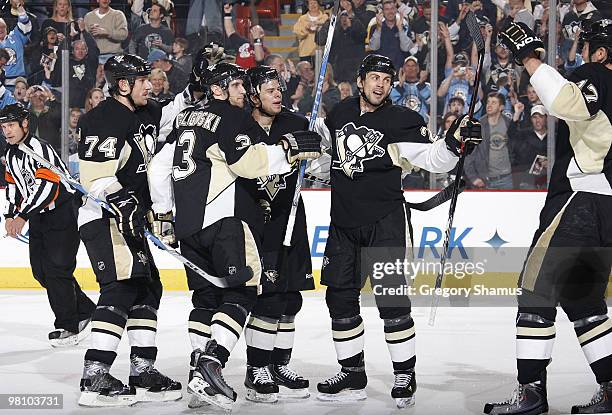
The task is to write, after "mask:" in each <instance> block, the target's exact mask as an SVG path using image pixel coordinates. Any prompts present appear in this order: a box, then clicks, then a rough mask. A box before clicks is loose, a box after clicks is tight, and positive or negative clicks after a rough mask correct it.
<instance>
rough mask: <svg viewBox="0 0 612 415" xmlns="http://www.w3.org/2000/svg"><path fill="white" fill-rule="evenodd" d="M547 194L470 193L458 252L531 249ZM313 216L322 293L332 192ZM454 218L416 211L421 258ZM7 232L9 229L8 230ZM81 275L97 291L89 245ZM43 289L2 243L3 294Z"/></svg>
mask: <svg viewBox="0 0 612 415" xmlns="http://www.w3.org/2000/svg"><path fill="white" fill-rule="evenodd" d="M0 194H1V196H0V206H1V205H4V202H5V200H4V192H1V193H0ZM434 194H435V192H429V191H409V192H406V193H405V196H406V199H407V200H409V201H411V202H420V201H423V200H426V199H428V198H429V197H431V196H433V195H434ZM545 197H546V193H545V192H465V193H463V194H461V195H460V196H459V202H458V207H457V211H456V213H455V218H454V228H455V229H454V235H455V237H454V240H455V244H456V246H457V247H459V248H461V247H466V248H468V247H484V248H488V249H491V247H492V246H493V247H497V248H500V244H501V249H508V248H510V249H512V248H521V247H522V248H523V249H526V247H529V245H530V244H531V239H532V237H533V232H534V231H535V230H536V229H537V226H538V215H539V212H540V209H541V208H542V206H543V204H544V200H545ZM303 198H304V203H305V206H306V212H307V221H308V235H309V240H310V246H311V256H312V260H313V269H314V273H313V274H314V278H315V282H316V285H317V289H320V285H319V275H320V268H321V264H322V259H323V252H324V249H325V242H326V238H327V233H328V226H329V209H330V192H329V191H328V190H310V191H305V192H303ZM447 217H448V203H446V204H444V205H442V206H440V207H438V208H436V209H433V210H431V211H428V212H419V211H412V226H413V240H414V246H415V250H414V253H415V255H417V256H418V255H432V254H433V255H436V254H435V253H434V251H435V250H436V249H437V250H438V251H439V250H440V247H441V246H442V240H443V235H444V230H445V226H446V222H447ZM2 229H4V226H2ZM152 252H153V255H154V257H155V262H156V264H157V265H158V267H159V268H160V271H161V275H162V281H163V284H164V287H165V289H167V290H186V289H187V284H186V281H185V272H184V270H183V268H182V266H181V264H180V263H179V262H178V261H176V260H175V259H174V258H172V257H171V256H169V255H168V254H166V253H164V252H162V251H160V250H158V249H156V248H152ZM523 260H524V258H519V259H517V260H513V261H512V262H510V263H508V261H506V262H505V263H504V264H503V266H499V267H498V268H497V269H491V267H489V269H488V270H487V276H489V277H490V274H492V273H495V285H496V286H500V287H516V280H517V277H518V273H519V271H520V269H521V266H522V261H523ZM75 276H76V277H77V279H78V280H79V282H80V283H81V285H82V286H83V287H84V288H85V289H97V288H98V287H97V284H96V282H95V277H94V274H93V271H92V270H91V267H90V264H89V259H88V257H87V253H86V251H85V248H84V246H83V245H82V244H81V247H80V249H79V253H78V257H77V270H76V272H75ZM434 279H435V274H432V273H421V274H419V275H418V277H417V280H416V282H417V285H418V284H430V285H431V284H433V281H434ZM465 283H468V284H469V282H467V281H466V282H465ZM13 288H19V289H37V288H40V286H39V284H38V283H37V282H36V281H35V280H34V278H33V277H32V273H31V269H30V267H29V257H28V247H27V245H25V244H23V243H20V242H17V241H15V240H13V239H10V238H0V289H13Z"/></svg>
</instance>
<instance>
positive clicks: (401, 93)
mask: <svg viewBox="0 0 612 415" xmlns="http://www.w3.org/2000/svg"><path fill="white" fill-rule="evenodd" d="M428 76H429V73H428V72H427V71H421V70H420V67H419V61H418V59H417V58H416V57H414V56H408V57H407V58H406V59H405V60H404V65H403V66H402V67H401V68H400V70H399V72H398V75H397V77H398V81H397V82H396V83H395V85H394V86H393V89H392V90H391V95H389V97H390V98H391V101H392V102H393V103H394V104H395V105H402V106H404V107H406V108H410V109H411V110H413V111H415V112H418V113H419V114H420V115H421V116H422V117H423V119H424V120H425V122H428V121H429V105H430V99H431V85H430V84H429V82H427V78H428Z"/></svg>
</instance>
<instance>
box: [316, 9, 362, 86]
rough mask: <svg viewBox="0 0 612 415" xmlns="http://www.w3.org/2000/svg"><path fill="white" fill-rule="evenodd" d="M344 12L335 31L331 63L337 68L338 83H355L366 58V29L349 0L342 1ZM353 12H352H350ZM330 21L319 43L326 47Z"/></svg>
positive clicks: (342, 11) (322, 31)
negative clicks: (353, 10) (364, 45)
mask: <svg viewBox="0 0 612 415" xmlns="http://www.w3.org/2000/svg"><path fill="white" fill-rule="evenodd" d="M340 7H341V8H342V10H341V11H340V13H339V15H338V19H339V20H338V23H339V24H338V25H336V30H335V31H334V40H333V45H334V47H333V48H332V49H331V52H330V56H329V61H330V62H331V63H332V65H334V68H336V76H335V78H336V80H337V81H349V82H355V74H356V73H357V69H358V68H359V65H360V64H361V61H362V60H363V57H364V56H365V50H364V48H363V42H364V40H365V37H366V28H365V26H364V25H363V24H362V23H361V21H360V20H359V19H357V18H356V17H355V14H354V13H352V9H353V6H352V4H351V2H350V1H348V0H341V1H340ZM349 10H351V12H349ZM329 24H330V22H329V20H328V21H327V22H325V24H324V25H323V27H322V28H321V31H320V32H319V36H318V37H317V43H318V44H319V45H320V46H324V45H325V42H326V41H327V31H328V28H329Z"/></svg>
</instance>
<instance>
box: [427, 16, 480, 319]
mask: <svg viewBox="0 0 612 415" xmlns="http://www.w3.org/2000/svg"><path fill="white" fill-rule="evenodd" d="M465 23H466V25H467V27H468V31H469V32H470V35H471V36H472V40H474V43H475V44H476V49H477V50H478V66H477V67H476V76H475V77H474V92H473V93H472V100H471V101H470V107H469V109H468V113H467V115H468V119H469V118H472V117H473V116H474V108H475V107H476V101H477V99H478V89H479V88H480V75H481V72H482V64H483V62H484V54H485V53H484V52H485V45H484V39H483V38H482V34H481V33H480V26H479V25H478V22H477V21H476V16H475V15H474V12H471V11H470V12H469V13H468V14H467V15H466V16H465ZM465 156H466V151H465V143H463V144H462V145H461V156H460V157H459V161H458V162H457V174H456V176H455V177H456V179H455V182H454V183H453V194H452V196H451V203H450V208H449V211H448V222H447V224H446V233H445V234H444V245H443V246H442V254H441V255H440V272H438V276H437V277H436V286H435V288H436V290H434V294H433V297H432V299H431V308H430V311H429V325H430V326H433V325H434V323H435V321H436V312H437V311H438V305H439V304H440V296H439V295H438V294H437V292H438V291H439V289H440V288H442V281H443V279H444V265H445V264H446V255H447V253H448V246H449V244H450V234H451V229H452V227H453V218H454V216H455V209H456V208H457V198H458V197H459V183H460V182H461V177H462V176H463V165H464V164H465Z"/></svg>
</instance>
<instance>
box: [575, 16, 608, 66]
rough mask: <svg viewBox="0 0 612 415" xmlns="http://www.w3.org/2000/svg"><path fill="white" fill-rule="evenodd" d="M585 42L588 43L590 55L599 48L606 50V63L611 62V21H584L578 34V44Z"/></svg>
mask: <svg viewBox="0 0 612 415" xmlns="http://www.w3.org/2000/svg"><path fill="white" fill-rule="evenodd" d="M585 42H589V53H590V54H593V53H595V51H596V50H597V49H599V48H601V47H603V48H607V49H608V62H612V54H611V52H612V20H610V19H601V20H595V21H588V20H587V21H584V22H583V23H582V32H581V33H580V43H581V44H584V43H585ZM608 62H604V63H608Z"/></svg>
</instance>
